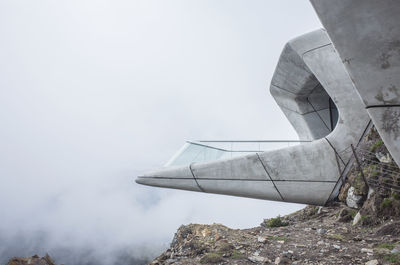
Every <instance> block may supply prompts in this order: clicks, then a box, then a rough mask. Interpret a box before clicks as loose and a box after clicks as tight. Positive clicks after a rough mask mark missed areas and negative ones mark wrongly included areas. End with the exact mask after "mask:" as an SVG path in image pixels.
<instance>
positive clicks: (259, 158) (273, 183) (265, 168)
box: [256, 153, 285, 201]
mask: <svg viewBox="0 0 400 265" xmlns="http://www.w3.org/2000/svg"><path fill="white" fill-rule="evenodd" d="M256 155H257V157H258V160H260V163H261V165H262V167H263V168H264V170H265V172H266V173H267V175H268V177H269V179H270V180H271V182H272V185H274V188H275V189H276V191H277V192H278V194H279V196H280V197H281V200H282V201H285V199H284V198H283V196H282V194H281V192H280V191H279V190H278V187H276V185H275V182H274V181H273V180H272V178H271V175H270V174H269V172H268V170H267V167H266V166H265V165H264V163H263V161H262V160H261V157H260V155H259V154H258V153H256Z"/></svg>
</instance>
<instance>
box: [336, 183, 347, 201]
mask: <svg viewBox="0 0 400 265" xmlns="http://www.w3.org/2000/svg"><path fill="white" fill-rule="evenodd" d="M349 188H350V184H349V183H346V184H344V185H343V186H342V188H341V189H340V193H339V196H338V199H339V200H340V201H342V202H345V201H346V198H347V192H348V191H349Z"/></svg>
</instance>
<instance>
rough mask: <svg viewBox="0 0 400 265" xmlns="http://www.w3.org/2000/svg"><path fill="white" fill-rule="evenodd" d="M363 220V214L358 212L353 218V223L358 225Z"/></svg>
mask: <svg viewBox="0 0 400 265" xmlns="http://www.w3.org/2000/svg"><path fill="white" fill-rule="evenodd" d="M360 221H361V214H360V212H358V213H357V214H356V216H355V217H354V220H353V225H357V224H358V223H359V222H360Z"/></svg>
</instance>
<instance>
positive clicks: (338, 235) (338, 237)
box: [327, 234, 345, 241]
mask: <svg viewBox="0 0 400 265" xmlns="http://www.w3.org/2000/svg"><path fill="white" fill-rule="evenodd" d="M327 237H328V238H330V239H335V240H339V241H345V238H344V236H342V235H340V234H329V235H327Z"/></svg>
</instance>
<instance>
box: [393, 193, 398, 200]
mask: <svg viewBox="0 0 400 265" xmlns="http://www.w3.org/2000/svg"><path fill="white" fill-rule="evenodd" d="M392 197H393V198H394V199H395V200H400V194H399V193H397V192H393V193H392Z"/></svg>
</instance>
